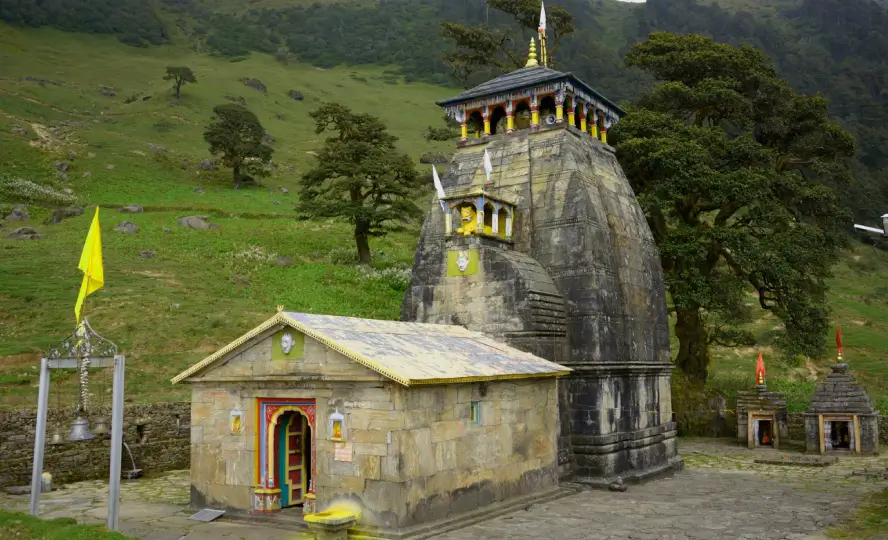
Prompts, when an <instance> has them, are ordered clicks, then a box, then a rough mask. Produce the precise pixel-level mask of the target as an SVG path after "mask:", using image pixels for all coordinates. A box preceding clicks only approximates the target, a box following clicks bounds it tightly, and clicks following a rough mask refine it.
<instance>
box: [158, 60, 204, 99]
mask: <svg viewBox="0 0 888 540" xmlns="http://www.w3.org/2000/svg"><path fill="white" fill-rule="evenodd" d="M163 80H165V81H173V89H174V90H175V91H176V99H179V97H180V96H181V95H182V86H184V85H185V84H186V83H192V84H196V83H197V77H196V76H195V75H194V72H193V71H191V68H187V67H184V66H169V67H167V68H166V75H164V76H163Z"/></svg>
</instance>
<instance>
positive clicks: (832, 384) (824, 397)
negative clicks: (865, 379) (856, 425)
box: [808, 364, 877, 414]
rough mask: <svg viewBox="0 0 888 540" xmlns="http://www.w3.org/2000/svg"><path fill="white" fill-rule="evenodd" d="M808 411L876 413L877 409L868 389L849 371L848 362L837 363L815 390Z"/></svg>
mask: <svg viewBox="0 0 888 540" xmlns="http://www.w3.org/2000/svg"><path fill="white" fill-rule="evenodd" d="M808 412H809V413H816V414H823V413H858V414H875V413H876V412H877V411H876V408H875V407H874V406H873V402H872V401H871V400H870V397H869V395H867V393H866V390H864V389H863V387H862V386H860V385H859V384H857V381H855V380H854V376H853V375H851V373H849V372H848V364H836V365H834V366H833V367H832V371H831V372H830V373H829V375H827V376H826V380H824V381H823V382H822V383H821V384H820V386H818V387H817V390H815V391H814V396H813V397H812V398H811V405H810V407H808Z"/></svg>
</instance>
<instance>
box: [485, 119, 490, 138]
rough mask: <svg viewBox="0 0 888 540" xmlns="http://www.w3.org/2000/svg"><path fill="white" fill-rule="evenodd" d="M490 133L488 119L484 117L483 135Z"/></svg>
mask: <svg viewBox="0 0 888 540" xmlns="http://www.w3.org/2000/svg"><path fill="white" fill-rule="evenodd" d="M488 135H490V119H489V118H486V119H485V120H484V136H485V137H487V136H488Z"/></svg>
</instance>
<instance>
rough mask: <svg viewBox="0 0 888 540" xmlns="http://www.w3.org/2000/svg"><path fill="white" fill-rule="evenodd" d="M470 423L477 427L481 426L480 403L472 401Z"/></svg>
mask: <svg viewBox="0 0 888 540" xmlns="http://www.w3.org/2000/svg"><path fill="white" fill-rule="evenodd" d="M472 423H473V424H475V425H476V426H477V425H480V424H481V402H480V401H473V402H472Z"/></svg>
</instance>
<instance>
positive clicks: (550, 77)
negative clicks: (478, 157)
mask: <svg viewBox="0 0 888 540" xmlns="http://www.w3.org/2000/svg"><path fill="white" fill-rule="evenodd" d="M566 79H570V80H571V81H572V82H573V83H574V84H576V85H577V86H580V87H582V88H583V89H585V90H586V91H587V92H589V93H590V94H591V95H593V96H595V97H596V98H597V99H598V100H599V101H601V102H602V103H605V104H606V105H608V106H609V107H611V108H613V109H614V110H615V111H616V112H617V113H619V114H625V111H623V109H621V108H620V107H619V106H618V105H617V104H616V103H614V102H612V101H611V100H609V99H607V98H606V97H604V96H602V95H601V94H599V93H598V92H596V91H595V90H593V89H592V88H591V87H590V86H589V85H588V84H586V83H584V82H583V81H581V80H580V79H578V78H577V77H576V76H574V75H573V74H572V73H569V72H567V73H565V72H563V71H556V70H554V69H552V68H548V67H543V66H534V67H525V68H521V69H516V70H515V71H512V72H509V73H506V74H505V75H500V76H499V77H497V78H495V79H491V80H489V81H487V82H484V83H481V84H479V85H478V86H476V87H474V88H471V89H469V90H466V91H465V92H463V93H462V94H460V95H458V96H455V97H452V98H448V99H444V100H441V101H437V102H436V104H437V105H440V106H442V107H443V106H446V105H452V104H455V103H459V102H462V101H470V100H473V99H477V98H481V97H485V96H490V95H493V94H500V93H503V92H514V91H516V90H522V89H524V88H528V87H531V86H536V85H538V84H543V83H548V82H555V81H559V80H566Z"/></svg>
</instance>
